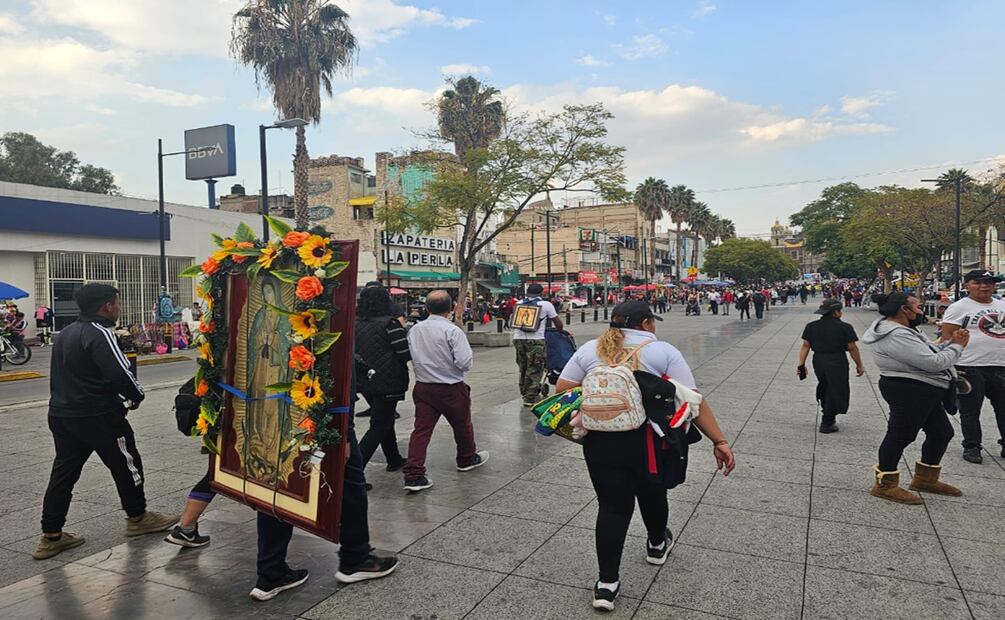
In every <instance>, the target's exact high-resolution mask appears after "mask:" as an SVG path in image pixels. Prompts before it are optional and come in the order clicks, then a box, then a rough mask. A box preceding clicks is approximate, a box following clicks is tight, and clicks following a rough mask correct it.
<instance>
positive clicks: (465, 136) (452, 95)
mask: <svg viewBox="0 0 1005 620" xmlns="http://www.w3.org/2000/svg"><path fill="white" fill-rule="evenodd" d="M447 83H448V84H450V85H451V86H452V87H453V88H449V89H447V90H446V91H444V92H443V94H442V95H441V96H440V98H439V100H438V101H437V102H436V112H437V114H436V120H437V127H438V129H439V136H438V137H439V138H440V139H442V140H446V141H448V142H452V143H453V145H454V153H456V154H457V157H459V158H460V160H461V162H462V163H463V162H464V158H465V156H466V155H467V154H468V152H470V151H471V150H472V149H476V148H485V147H487V146H488V144H489V142H491V141H492V140H495V139H496V138H498V137H499V134H501V133H502V128H503V123H504V122H505V120H506V112H505V110H504V109H503V104H502V101H500V100H499V90H498V89H496V88H493V87H491V86H486V85H485V84H482V83H481V82H480V81H479V80H478V79H476V78H474V77H472V76H470V75H468V76H465V77H463V78H461V79H460V80H457V81H453V80H448V82H447Z"/></svg>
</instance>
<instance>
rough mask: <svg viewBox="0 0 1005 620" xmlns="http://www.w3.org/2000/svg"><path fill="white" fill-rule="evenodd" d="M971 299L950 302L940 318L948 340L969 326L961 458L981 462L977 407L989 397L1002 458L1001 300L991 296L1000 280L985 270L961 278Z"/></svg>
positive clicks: (1004, 320) (1004, 317)
mask: <svg viewBox="0 0 1005 620" xmlns="http://www.w3.org/2000/svg"><path fill="white" fill-rule="evenodd" d="M963 281H964V285H965V286H966V288H967V292H968V293H969V294H970V296H969V297H964V298H963V299H960V300H959V301H956V302H953V303H952V304H951V305H950V306H949V307H948V308H946V312H945V314H944V315H943V316H942V338H943V339H944V340H948V339H949V338H950V337H951V336H952V335H953V332H955V331H956V330H957V329H960V328H961V327H964V326H966V327H967V329H969V330H970V344H968V345H967V348H966V349H964V350H963V355H962V356H961V357H960V361H959V362H958V366H957V368H958V369H959V370H960V371H962V372H963V373H964V374H965V375H966V378H967V380H968V381H969V382H970V385H971V388H972V389H971V391H970V393H969V394H960V395H959V405H960V428H961V429H962V430H963V458H964V459H965V460H967V461H969V462H971V463H978V464H979V463H981V462H983V460H984V458H983V457H982V456H981V440H982V432H981V418H980V416H981V407H982V406H983V405H984V399H985V398H987V399H988V400H990V401H991V406H992V407H993V408H994V412H995V419H996V420H997V422H998V433H999V437H1001V439H999V440H998V443H999V444H1000V446H1001V454H1002V456H1003V457H1005V301H1002V300H1000V299H995V298H994V297H992V295H993V294H994V292H995V284H996V283H997V282H1001V281H1002V277H1001V276H996V275H995V274H993V273H992V272H990V271H987V270H985V269H975V270H974V271H970V272H968V273H967V274H966V275H965V276H964V280H963Z"/></svg>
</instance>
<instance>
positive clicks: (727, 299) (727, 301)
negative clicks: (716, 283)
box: [722, 288, 736, 316]
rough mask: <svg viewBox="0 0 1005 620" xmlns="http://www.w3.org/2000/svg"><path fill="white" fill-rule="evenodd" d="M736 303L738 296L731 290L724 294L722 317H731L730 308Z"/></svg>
mask: <svg viewBox="0 0 1005 620" xmlns="http://www.w3.org/2000/svg"><path fill="white" fill-rule="evenodd" d="M735 302H736V296H735V295H733V291H732V290H731V289H728V288H727V289H726V290H725V291H723V292H722V315H723V316H729V308H730V306H732V305H733V303H735Z"/></svg>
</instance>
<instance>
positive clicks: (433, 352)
mask: <svg viewBox="0 0 1005 620" xmlns="http://www.w3.org/2000/svg"><path fill="white" fill-rule="evenodd" d="M426 308H427V309H428V310H429V318H427V319H426V320H425V321H423V322H421V323H417V324H416V325H415V326H413V327H412V329H410V330H409V332H408V346H409V349H410V350H411V355H412V369H413V370H414V371H415V386H414V387H413V388H412V401H413V402H414V403H415V429H414V430H413V431H412V436H411V438H410V439H409V442H408V460H407V462H406V463H405V468H404V475H405V490H406V491H409V492H413V493H414V492H418V491H423V490H425V489H428V488H429V487H431V486H433V481H432V480H430V479H429V477H428V476H427V475H426V449H427V448H428V447H429V440H430V439H431V438H432V436H433V429H435V428H436V423H437V422H438V421H439V419H440V416H443V417H444V418H446V419H447V423H448V424H450V427H451V428H452V429H453V431H454V441H455V442H456V443H457V470H458V471H462V472H466V471H471V470H473V469H476V468H478V467H481V466H482V465H484V464H485V462H486V461H488V459H489V453H488V451H485V450H483V451H478V449H477V447H476V446H475V430H474V426H473V425H472V424H471V388H470V387H469V386H468V384H467V383H465V382H464V375H466V374H467V373H468V371H470V370H471V366H472V363H473V361H474V355H473V353H472V352H471V345H470V344H468V339H467V336H465V334H464V332H463V331H462V330H461V328H460V327H457V325H455V324H454V323H453V322H452V321H451V320H450V319H449V318H448V317H449V316H450V312H451V311H452V310H453V303H452V300H451V298H450V294H449V293H447V292H446V291H444V290H438V291H433V292H431V293H429V295H427V296H426Z"/></svg>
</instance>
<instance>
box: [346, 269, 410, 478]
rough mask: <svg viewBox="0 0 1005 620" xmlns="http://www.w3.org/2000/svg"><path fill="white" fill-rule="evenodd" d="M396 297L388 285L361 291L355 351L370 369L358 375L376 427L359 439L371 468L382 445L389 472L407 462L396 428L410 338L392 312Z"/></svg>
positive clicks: (372, 425)
mask: <svg viewBox="0 0 1005 620" xmlns="http://www.w3.org/2000/svg"><path fill="white" fill-rule="evenodd" d="M390 307H391V297H390V295H388V293H387V289H385V288H384V287H383V286H368V287H366V288H364V289H363V290H362V291H360V295H359V301H358V302H357V304H356V341H355V353H356V355H357V356H359V358H360V359H361V362H362V363H363V364H364V365H365V367H366V369H367V371H366V372H365V373H362V372H361V373H357V376H356V390H357V391H358V392H359V393H360V394H362V395H363V398H365V399H366V401H367V402H368V403H370V428H369V429H367V431H366V433H365V434H364V435H363V437H362V439H360V441H359V449H360V452H361V453H362V456H363V465H364V466H366V464H367V463H369V462H370V458H371V457H373V453H374V452H375V451H376V450H377V447H378V446H380V448H381V450H383V452H384V459H385V460H386V462H387V471H392V472H393V471H398V470H400V469H401V468H402V467H403V466H404V464H405V459H404V458H403V457H402V456H401V452H400V451H399V450H398V438H397V434H396V433H395V429H394V420H395V416H396V414H397V407H398V403H399V402H401V401H402V400H405V392H407V391H408V381H409V376H408V362H409V360H411V356H410V354H409V350H408V335H407V333H406V332H405V328H404V327H402V326H401V323H400V322H399V321H398V319H397V318H395V317H392V316H391V314H390V311H389V309H390Z"/></svg>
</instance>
